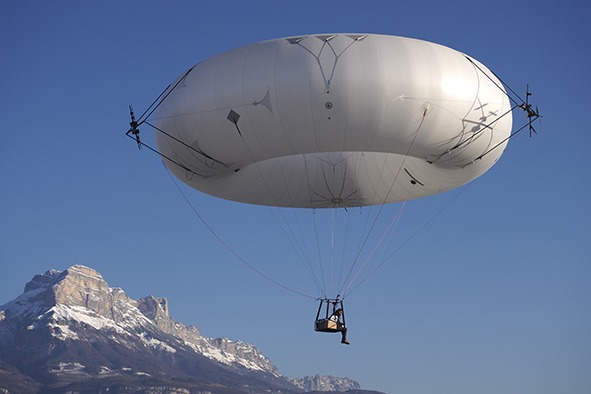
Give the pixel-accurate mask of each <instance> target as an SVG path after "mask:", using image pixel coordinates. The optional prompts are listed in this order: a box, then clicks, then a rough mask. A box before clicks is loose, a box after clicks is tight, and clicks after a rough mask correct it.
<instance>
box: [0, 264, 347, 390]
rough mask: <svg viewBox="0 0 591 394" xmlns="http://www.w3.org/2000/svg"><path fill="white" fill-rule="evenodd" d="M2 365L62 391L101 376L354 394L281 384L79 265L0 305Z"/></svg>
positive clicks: (261, 361)
mask: <svg viewBox="0 0 591 394" xmlns="http://www.w3.org/2000/svg"><path fill="white" fill-rule="evenodd" d="M7 364H8V365H9V366H10V368H17V369H18V370H20V369H21V368H22V370H25V371H33V372H34V373H33V375H34V376H35V377H36V378H39V379H46V380H47V379H49V380H48V381H50V382H54V381H56V382H61V383H60V384H62V385H63V384H66V385H70V384H72V383H71V382H73V381H75V382H78V381H80V380H81V379H82V381H89V382H91V381H92V379H99V380H101V379H102V378H103V377H105V376H109V377H111V378H113V379H115V380H117V379H123V380H122V381H127V379H129V376H135V377H138V376H139V377H146V376H148V377H152V376H161V377H162V376H164V377H165V378H164V381H174V380H175V379H181V380H183V379H185V380H187V381H192V382H195V381H196V379H200V380H199V382H202V381H203V382H209V383H207V384H214V383H216V384H219V383H220V382H223V383H224V385H226V386H227V387H241V386H240V384H247V385H249V386H251V387H255V386H256V387H259V388H263V387H273V389H272V390H267V389H265V390H264V391H268V392H276V391H277V390H278V391H277V392H284V393H287V392H292V391H293V390H295V391H294V392H297V391H303V390H308V389H325V390H326V389H328V390H331V391H339V390H340V389H342V388H346V389H349V388H358V384H356V383H355V382H353V381H350V380H348V379H344V380H343V379H341V380H339V379H340V378H332V377H328V378H326V379H323V378H322V377H319V376H316V377H314V378H305V379H304V380H297V379H294V380H292V379H289V378H286V377H283V376H282V375H281V374H279V372H278V370H277V368H276V367H275V366H274V365H273V363H272V362H271V361H270V360H269V359H268V358H266V357H265V356H264V355H263V354H262V353H261V352H260V351H259V350H258V349H257V348H256V347H255V346H253V345H250V344H247V343H244V342H242V341H232V340H230V339H227V338H206V337H203V336H201V335H200V333H199V330H198V329H197V327H195V326H185V325H184V324H181V323H178V322H176V321H174V320H173V319H172V318H171V317H170V316H169V309H168V301H167V300H166V299H165V298H157V297H154V296H147V297H144V298H140V299H138V300H134V299H131V298H129V297H127V296H126V295H125V292H124V291H123V290H122V289H120V288H110V287H109V286H108V284H107V282H106V281H105V280H104V279H103V277H102V276H101V274H100V273H98V272H97V271H95V270H94V269H92V268H89V267H85V266H82V265H74V266H71V267H69V268H68V269H66V270H65V271H63V272H60V271H57V270H49V271H47V272H45V273H44V274H42V275H35V276H34V277H33V279H32V280H31V281H30V282H28V283H27V284H26V286H25V289H24V292H23V294H22V295H20V296H19V297H18V298H16V299H15V300H13V301H11V302H8V303H7V304H4V305H0V378H1V376H2V369H3V366H5V365H7ZM35 371H36V372H35ZM123 377H125V378H123ZM84 379H86V380H84ZM134 379H135V378H134ZM138 379H139V378H138ZM142 379H143V378H142ZM102 381H104V379H102ZM241 381H242V383H240V384H238V383H236V384H235V383H234V382H241ZM64 382H66V383H64ZM68 382H69V383H68ZM1 383H2V382H1V379H0V392H1V389H2V384H1ZM56 384H57V383H56ZM191 384H192V385H194V384H193V383H191ZM195 384H197V383H195ZM201 385H202V383H199V384H197V386H199V387H201ZM197 386H195V387H197ZM206 386H207V385H206ZM56 387H57V386H56ZM60 387H62V386H60ZM63 387H66V386H63ZM68 387H73V386H68ZM241 390H242V389H241ZM224 392H226V391H224ZM231 392H234V391H231ZM236 392H238V391H236ZM239 392H242V391H239Z"/></svg>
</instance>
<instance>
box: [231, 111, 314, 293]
mask: <svg viewBox="0 0 591 394" xmlns="http://www.w3.org/2000/svg"><path fill="white" fill-rule="evenodd" d="M231 122H232V123H234V125H235V126H236V129H237V131H238V134H239V135H240V137H241V138H242V142H243V143H244V147H245V149H246V151H247V152H248V155H249V156H250V158H251V161H252V164H254V166H255V168H256V169H257V171H258V173H259V176H260V178H261V179H262V181H263V183H264V184H265V187H266V188H267V191H268V192H269V195H270V196H271V198H272V199H273V201H274V202H275V205H276V206H279V205H278V204H277V199H276V198H275V195H274V194H273V190H272V188H271V186H270V185H269V183H268V182H267V179H266V178H265V176H264V175H263V171H262V170H261V168H260V166H259V164H258V162H257V161H256V160H254V156H253V155H252V152H251V151H250V149H249V147H248V145H247V144H246V141H245V139H244V136H243V134H242V132H241V130H240V126H238V120H236V122H234V121H231ZM279 168H280V170H281V176H282V179H283V182H284V183H285V184H286V185H287V181H286V180H285V173H284V172H283V167H282V165H281V162H279ZM288 196H289V198H290V202H291V194H289V193H288ZM291 209H292V210H293V209H294V208H293V203H292V206H291ZM278 211H279V215H280V216H281V218H282V220H283V222H284V223H285V226H286V227H287V228H288V230H289V232H290V233H291V234H292V235H293V239H294V240H296V239H297V238H296V237H295V235H294V232H293V229H292V228H291V226H290V225H289V221H288V220H287V218H286V217H285V215H284V213H283V211H282V210H281V209H279V210H278ZM272 214H273V217H274V218H275V220H276V221H277V223H278V224H279V221H278V220H277V217H276V216H275V215H274V213H273V211H272ZM294 217H295V218H296V224H297V225H298V228H299V230H300V233H301V227H300V226H299V221H298V220H297V215H296V214H295V213H294ZM279 225H280V224H279ZM280 227H281V225H280ZM288 242H290V244H292V243H291V240H290V239H288ZM292 245H293V244H292ZM300 249H301V248H300ZM294 250H295V248H294ZM306 252H307V251H306V250H305V249H304V250H302V253H303V254H304V256H305V257H307V253H306ZM296 255H297V256H298V257H299V256H300V255H299V254H298V253H297V250H296ZM299 260H300V263H301V264H302V265H304V268H306V271H308V273H309V274H310V275H311V277H312V280H313V281H314V282H315V283H316V286H317V287H319V286H318V279H317V278H316V274H315V273H314V269H313V268H312V264H311V262H309V261H308V262H306V259H302V258H300V259H299Z"/></svg>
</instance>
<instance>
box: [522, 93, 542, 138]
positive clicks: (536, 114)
mask: <svg viewBox="0 0 591 394" xmlns="http://www.w3.org/2000/svg"><path fill="white" fill-rule="evenodd" d="M531 95H533V93H532V92H530V91H529V84H528V85H526V89H525V102H524V103H522V104H521V105H520V106H519V108H521V109H522V110H523V111H524V112H525V114H526V115H525V116H526V117H527V120H528V122H529V136H530V137H531V136H532V133H534V134H538V132H537V131H536V129H535V128H534V126H533V125H532V123H533V122H534V121H535V120H537V119H539V118H541V117H542V116H541V115H540V111H538V106H537V105H536V109H535V110H534V108H533V106H532V105H531V104H530V102H529V96H531Z"/></svg>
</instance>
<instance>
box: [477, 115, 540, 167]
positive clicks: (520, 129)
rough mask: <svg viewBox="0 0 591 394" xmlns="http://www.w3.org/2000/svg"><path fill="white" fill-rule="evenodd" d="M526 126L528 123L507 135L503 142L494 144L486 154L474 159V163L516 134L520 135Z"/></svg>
mask: <svg viewBox="0 0 591 394" xmlns="http://www.w3.org/2000/svg"><path fill="white" fill-rule="evenodd" d="M527 126H529V123H526V124H524V125H523V126H521V127H520V128H519V129H517V130H516V131H514V132H512V133H511V134H509V136H508V137H506V138H505V139H504V140H502V141H501V142H499V143H498V144H496V145H495V146H493V147H492V148H490V149H489V150H487V151H486V152H484V153H483V154H482V155H480V156H478V157H477V158H476V159H474V161H476V160H480V159H482V158H483V157H484V156H486V155H488V154H489V153H490V152H492V151H493V150H495V149H497V148H498V147H499V146H501V145H502V144H503V143H504V142H505V141H507V140H508V139H510V138H511V137H513V136H515V135H516V134H518V133H520V132H521V131H523V129H525V128H526V127H527Z"/></svg>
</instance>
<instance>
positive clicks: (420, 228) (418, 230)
mask: <svg viewBox="0 0 591 394" xmlns="http://www.w3.org/2000/svg"><path fill="white" fill-rule="evenodd" d="M470 185H472V182H470V183H468V184H467V185H465V186H464V187H462V189H461V190H460V191H459V192H458V193H457V194H456V195H455V196H454V197H453V198H452V199H451V200H449V201H448V202H447V203H446V204H444V205H443V206H442V207H441V208H439V210H438V211H437V212H435V214H433V216H431V218H429V220H427V221H426V222H425V223H423V225H422V226H421V227H419V228H418V229H417V230H416V231H415V232H414V233H412V234H411V236H410V237H408V238H407V239H406V240H405V241H404V242H403V243H402V244H401V245H400V246H399V247H398V248H396V249H395V250H394V251H393V252H392V253H390V254H389V255H388V256H387V257H386V258H385V259H384V260H383V261H382V262H381V263H380V264H378V265H377V266H376V267H375V268H374V269H373V270H372V271H371V272H370V273H369V274H368V275H367V277H366V278H365V279H363V280H362V281H361V282H359V283H358V284H357V285H356V286H355V287H353V288H352V289H351V291H350V292H349V294H348V295H351V294H353V292H354V291H356V290H358V289H359V288H360V287H361V286H362V285H365V284H366V283H367V281H368V280H369V279H370V278H371V277H372V276H373V275H374V274H375V273H376V272H377V271H378V270H379V269H380V268H382V266H384V265H385V264H386V263H387V262H388V261H389V260H390V259H391V258H392V257H393V256H394V255H395V254H396V253H398V252H399V251H400V250H401V249H402V248H403V247H404V246H406V244H408V243H409V242H410V241H411V240H412V239H413V238H414V237H416V236H417V235H418V234H419V233H420V232H421V231H423V230H424V229H425V228H426V227H427V226H428V225H429V224H430V223H431V222H432V221H433V220H435V218H436V217H437V216H439V215H440V214H441V213H442V212H443V211H444V210H446V209H447V208H448V207H449V206H450V205H451V204H452V203H453V202H454V201H455V200H456V199H457V198H458V197H459V196H460V195H461V194H462V193H464V192H465V191H466V189H468V187H470Z"/></svg>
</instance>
